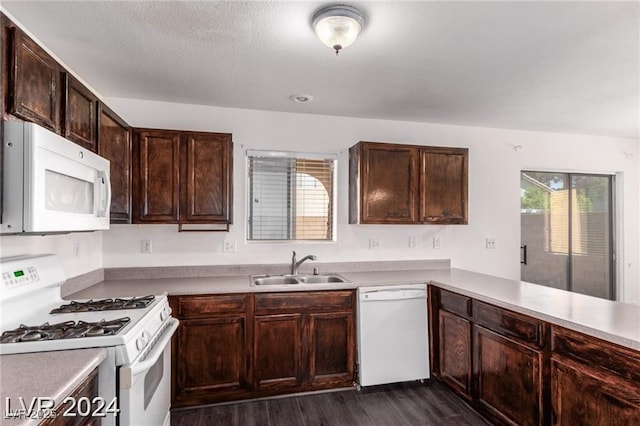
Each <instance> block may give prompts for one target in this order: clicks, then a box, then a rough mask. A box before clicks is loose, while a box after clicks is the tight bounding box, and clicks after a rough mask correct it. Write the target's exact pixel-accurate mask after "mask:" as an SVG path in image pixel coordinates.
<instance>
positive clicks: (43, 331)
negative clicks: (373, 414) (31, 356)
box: [0, 317, 131, 343]
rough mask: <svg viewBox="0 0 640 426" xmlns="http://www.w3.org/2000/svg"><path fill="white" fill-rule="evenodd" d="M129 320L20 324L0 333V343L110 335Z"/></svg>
mask: <svg viewBox="0 0 640 426" xmlns="http://www.w3.org/2000/svg"><path fill="white" fill-rule="evenodd" d="M129 321H131V318H129V317H123V318H118V319H115V320H111V321H105V320H102V321H99V322H85V321H78V322H75V321H65V322H61V323H58V324H53V325H50V324H49V323H48V322H45V323H44V324H42V325H39V326H27V325H24V324H21V325H20V327H18V328H16V329H15V330H9V331H5V332H4V333H2V335H1V336H0V343H17V342H36V341H40V340H58V339H75V338H79V337H96V336H112V335H114V334H118V332H119V331H120V330H121V329H122V328H123V327H124V326H125V325H127V324H128V323H129Z"/></svg>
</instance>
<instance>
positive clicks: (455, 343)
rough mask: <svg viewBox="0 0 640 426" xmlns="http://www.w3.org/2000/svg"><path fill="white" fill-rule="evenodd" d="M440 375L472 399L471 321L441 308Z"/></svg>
mask: <svg viewBox="0 0 640 426" xmlns="http://www.w3.org/2000/svg"><path fill="white" fill-rule="evenodd" d="M438 325H439V327H438V329H439V330H438V331H439V342H438V343H439V344H438V347H439V353H438V357H439V360H438V365H439V366H440V371H439V373H440V376H441V378H442V380H443V381H445V382H446V383H448V384H449V385H450V386H451V387H452V388H453V389H454V390H455V391H457V392H458V393H460V394H461V395H462V396H463V397H465V398H466V399H468V400H470V399H471V321H469V320H467V319H464V318H461V317H459V316H457V315H453V314H451V313H449V312H447V311H443V310H440V311H439V314H438Z"/></svg>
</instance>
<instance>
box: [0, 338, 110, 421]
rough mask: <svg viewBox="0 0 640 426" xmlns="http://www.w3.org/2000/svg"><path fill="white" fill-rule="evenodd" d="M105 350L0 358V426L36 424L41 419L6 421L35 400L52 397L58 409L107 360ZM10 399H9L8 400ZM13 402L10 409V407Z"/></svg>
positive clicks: (53, 352)
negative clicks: (10, 413)
mask: <svg viewBox="0 0 640 426" xmlns="http://www.w3.org/2000/svg"><path fill="white" fill-rule="evenodd" d="M106 356H107V351H106V350H105V349H78V350H73V351H52V352H37V353H29V354H16V355H2V356H0V398H2V414H0V424H2V425H11V426H18V425H20V426H22V425H37V424H39V423H40V422H41V421H42V419H25V418H5V417H7V416H6V413H7V412H8V411H9V412H13V413H15V412H16V410H18V409H20V408H21V406H20V398H22V400H23V401H24V403H25V405H27V406H28V405H29V404H31V402H32V401H33V400H34V398H38V397H40V398H53V399H54V401H55V407H58V406H59V405H60V403H61V402H62V401H63V399H64V398H65V397H66V396H68V395H69V394H71V392H73V391H74V389H75V388H76V387H78V385H80V384H81V383H82V381H83V380H84V379H86V378H87V376H88V375H89V374H90V373H91V372H92V371H93V370H94V369H95V368H96V367H97V366H98V365H100V363H101V362H102V361H103V360H104V359H105V358H106ZM7 398H9V399H7ZM7 401H10V410H8V407H7Z"/></svg>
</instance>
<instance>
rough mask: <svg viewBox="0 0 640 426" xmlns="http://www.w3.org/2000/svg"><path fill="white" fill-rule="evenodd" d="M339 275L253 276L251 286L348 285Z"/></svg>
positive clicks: (346, 280)
mask: <svg viewBox="0 0 640 426" xmlns="http://www.w3.org/2000/svg"><path fill="white" fill-rule="evenodd" d="M350 282H351V281H349V280H348V279H346V278H345V277H343V276H342V275H340V274H333V273H332V274H320V275H253V276H251V284H252V285H295V284H329V283H350Z"/></svg>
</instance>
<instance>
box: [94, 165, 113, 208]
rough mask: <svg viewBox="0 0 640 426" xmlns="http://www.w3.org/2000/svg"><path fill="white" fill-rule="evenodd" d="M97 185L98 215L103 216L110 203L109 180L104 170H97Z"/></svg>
mask: <svg viewBox="0 0 640 426" xmlns="http://www.w3.org/2000/svg"><path fill="white" fill-rule="evenodd" d="M98 185H100V207H101V208H100V210H98V213H97V214H98V217H104V216H106V215H107V211H109V206H110V205H111V181H110V180H109V177H108V176H107V173H106V172H98Z"/></svg>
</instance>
